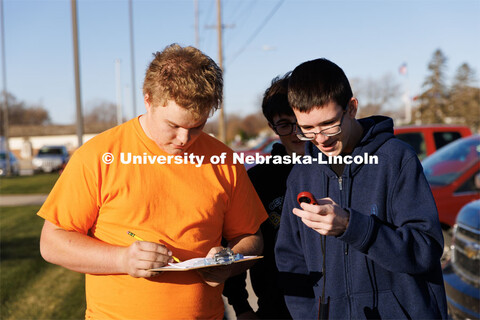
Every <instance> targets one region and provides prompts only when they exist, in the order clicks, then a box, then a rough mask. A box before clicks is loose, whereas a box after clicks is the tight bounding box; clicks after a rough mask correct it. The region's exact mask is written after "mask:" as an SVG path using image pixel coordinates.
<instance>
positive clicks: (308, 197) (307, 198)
mask: <svg viewBox="0 0 480 320" xmlns="http://www.w3.org/2000/svg"><path fill="white" fill-rule="evenodd" d="M297 201H298V204H300V203H302V202H306V203H310V204H317V201H316V200H315V197H314V196H313V194H311V193H310V192H308V191H303V192H300V193H299V194H298V196H297Z"/></svg>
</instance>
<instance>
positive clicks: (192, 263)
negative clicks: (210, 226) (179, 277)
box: [148, 256, 263, 271]
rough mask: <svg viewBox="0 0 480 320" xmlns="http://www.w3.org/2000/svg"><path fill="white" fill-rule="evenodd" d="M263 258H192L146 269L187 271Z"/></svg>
mask: <svg viewBox="0 0 480 320" xmlns="http://www.w3.org/2000/svg"><path fill="white" fill-rule="evenodd" d="M261 258H263V256H245V257H244V258H242V259H239V260H235V261H228V262H222V263H213V264H212V263H209V260H207V258H193V259H190V260H186V261H183V262H179V263H169V264H168V266H165V267H161V268H154V269H150V270H148V271H189V270H197V269H204V268H216V267H220V266H228V265H231V264H235V263H242V262H247V261H252V260H258V259H261Z"/></svg>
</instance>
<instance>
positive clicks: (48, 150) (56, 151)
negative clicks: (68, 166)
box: [38, 147, 63, 155]
mask: <svg viewBox="0 0 480 320" xmlns="http://www.w3.org/2000/svg"><path fill="white" fill-rule="evenodd" d="M38 154H39V155H44V154H59V155H62V154H63V153H62V149H61V148H48V147H43V148H42V149H40V150H39V151H38Z"/></svg>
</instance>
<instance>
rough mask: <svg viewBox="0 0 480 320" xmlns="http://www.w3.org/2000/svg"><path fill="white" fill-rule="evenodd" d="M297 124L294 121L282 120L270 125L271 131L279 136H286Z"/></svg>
mask: <svg viewBox="0 0 480 320" xmlns="http://www.w3.org/2000/svg"><path fill="white" fill-rule="evenodd" d="M296 127H297V124H296V123H295V122H282V123H279V124H277V125H274V126H272V128H273V131H275V133H276V134H278V135H279V136H288V135H289V134H292V132H294V131H295V128H296Z"/></svg>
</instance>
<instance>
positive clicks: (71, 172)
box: [38, 44, 267, 319]
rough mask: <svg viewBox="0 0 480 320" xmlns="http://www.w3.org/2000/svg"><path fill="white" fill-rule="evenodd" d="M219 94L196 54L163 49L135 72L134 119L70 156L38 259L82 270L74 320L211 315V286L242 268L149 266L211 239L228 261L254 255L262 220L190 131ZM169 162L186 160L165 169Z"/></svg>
mask: <svg viewBox="0 0 480 320" xmlns="http://www.w3.org/2000/svg"><path fill="white" fill-rule="evenodd" d="M222 88H223V80H222V72H221V69H220V68H219V67H218V66H217V64H216V63H215V62H214V61H213V60H212V59H211V58H209V57H208V56H206V55H205V54H203V53H202V52H201V51H200V50H198V49H196V48H193V47H181V46H179V45H177V44H173V45H170V46H168V47H166V48H165V49H164V50H163V51H162V52H157V53H156V54H155V55H154V59H153V61H152V62H151V63H150V65H149V67H148V69H147V72H146V75H145V81H144V87H143V93H144V103H145V108H146V113H145V114H143V115H141V116H139V117H136V118H134V119H132V120H130V121H128V122H126V123H124V124H122V125H119V126H117V127H115V128H112V129H110V130H107V131H105V132H103V133H101V134H99V135H97V136H96V137H94V138H92V139H91V140H89V141H88V142H87V143H85V144H84V145H83V146H81V147H80V148H79V149H78V150H77V151H75V153H74V155H73V157H72V159H71V160H70V161H69V162H68V165H67V166H66V168H65V171H64V172H63V173H62V175H61V176H60V178H59V179H58V181H57V183H56V184H55V187H54V188H53V190H52V192H51V193H50V195H49V196H48V198H47V200H46V201H45V203H44V204H43V206H42V208H41V209H40V211H39V212H38V215H39V216H41V217H42V218H44V219H45V223H44V226H43V230H42V234H41V239H40V251H41V254H42V256H43V258H44V259H45V260H46V261H48V262H51V263H54V264H58V265H60V266H63V267H65V268H68V269H70V270H73V271H76V272H81V273H85V274H86V276H85V286H86V287H85V292H86V300H87V310H86V314H85V318H87V319H221V318H222V317H223V315H224V305H223V300H222V297H221V293H222V289H223V285H221V284H222V283H223V282H224V281H225V280H226V279H227V278H228V277H229V276H230V275H232V274H238V273H241V272H243V271H245V269H246V268H247V267H248V266H249V265H248V262H245V263H242V264H232V265H229V266H222V267H216V268H213V269H209V268H205V269H200V270H199V271H195V270H190V271H182V272H161V271H158V270H152V269H157V268H160V267H163V266H165V265H167V264H168V263H172V262H173V261H174V258H173V255H175V256H176V257H177V258H178V259H180V260H182V261H183V260H188V259H192V258H199V257H205V256H207V257H213V256H214V254H215V253H217V252H220V251H221V250H222V249H223V247H221V246H220V244H221V240H222V237H223V238H225V239H227V241H228V246H229V247H230V248H231V249H232V250H233V251H234V252H235V253H240V254H243V255H258V254H260V253H261V252H262V246H263V241H262V235H261V231H260V229H259V228H260V225H261V223H262V222H263V221H264V220H265V219H267V214H266V213H265V210H264V209H263V207H262V203H261V202H260V199H259V198H258V196H257V194H256V192H255V189H254V188H253V186H252V184H251V182H250V180H249V179H248V175H247V172H246V170H245V168H244V166H243V165H241V164H233V160H227V161H225V163H220V164H212V163H211V162H210V160H209V159H210V158H211V157H212V156H213V155H215V156H219V155H220V154H223V153H225V154H226V155H227V158H226V159H233V151H232V150H230V149H229V148H228V147H227V146H225V145H224V144H223V143H221V142H220V141H218V140H216V139H215V138H213V137H211V136H210V135H208V134H206V133H205V132H203V131H202V129H203V127H204V125H205V123H206V121H207V119H208V117H209V116H210V115H211V114H212V112H213V111H214V110H216V109H217V108H218V106H219V104H220V102H221V100H222ZM192 155H193V156H194V158H190V156H192ZM172 157H179V159H184V157H188V159H195V160H188V161H186V162H183V163H178V162H175V163H170V164H169V163H168V162H166V159H172ZM201 157H204V160H203V161H200V160H199V159H200V158H201ZM132 158H134V159H136V160H134V162H132V161H131V159H132ZM129 159H130V160H129ZM142 159H146V160H142ZM155 159H156V160H155ZM162 159H163V160H162ZM176 159H177V158H176ZM142 161H145V162H142ZM132 234H133V235H134V237H135V239H136V240H138V241H136V240H135V239H134V238H133V237H131V236H130V235H132ZM143 239H144V240H143Z"/></svg>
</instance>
